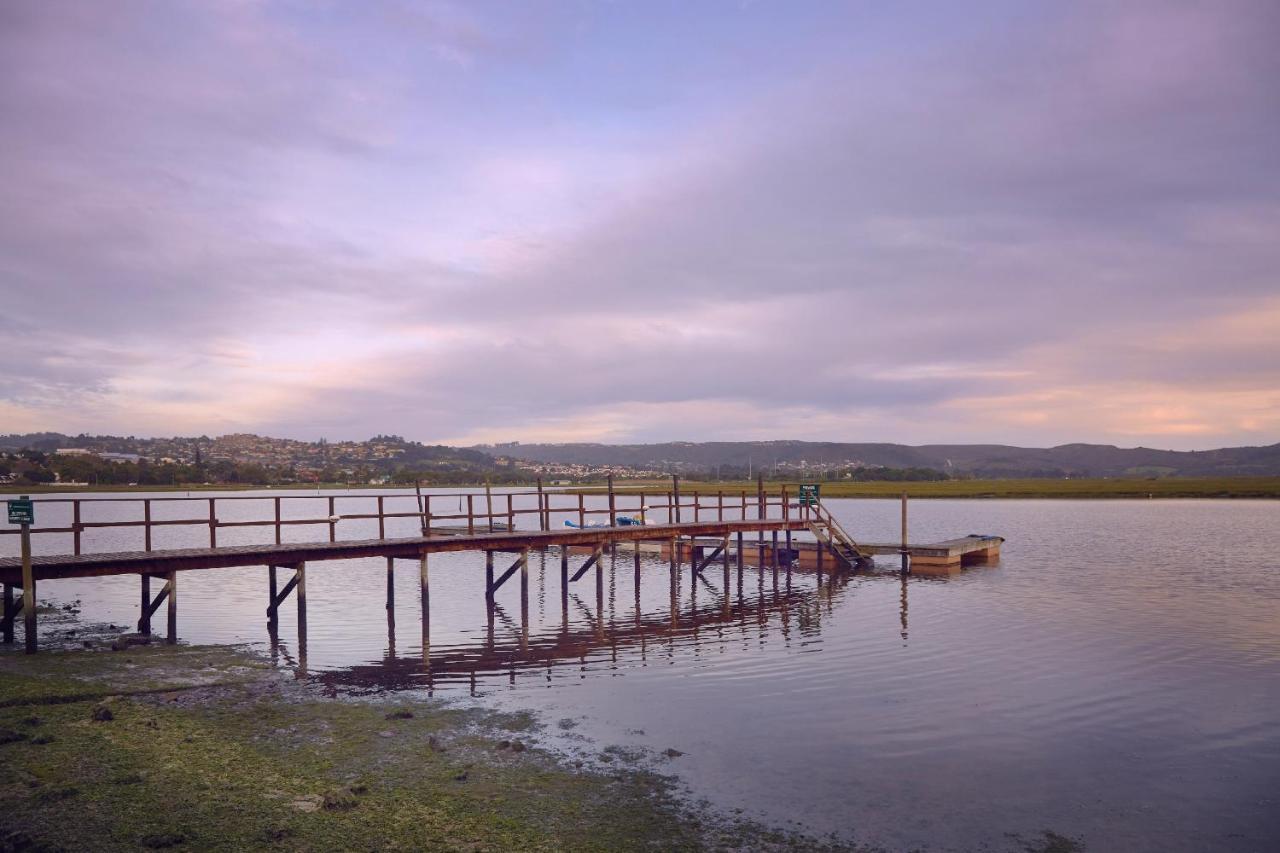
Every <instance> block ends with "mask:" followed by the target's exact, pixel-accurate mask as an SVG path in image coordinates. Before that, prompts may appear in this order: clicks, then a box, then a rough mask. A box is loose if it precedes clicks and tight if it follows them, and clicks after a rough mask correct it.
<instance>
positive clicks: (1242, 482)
mask: <svg viewBox="0 0 1280 853" xmlns="http://www.w3.org/2000/svg"><path fill="white" fill-rule="evenodd" d="M799 482H801V481H800V480H793V481H788V482H786V483H783V482H781V481H769V480H766V481H765V483H764V488H765V491H766V492H767V493H769V494H771V495H776V494H778V493H779V492H780V491H781V490H782V488H783V486H786V487H787V488H788V490H789V492H791V493H793V494H794V492H795V487H796V485H797V484H798V483H799ZM820 485H821V487H822V496H823V497H829V498H897V497H899V496H901V495H903V494H905V495H907V496H908V497H909V498H973V499H982V498H986V499H992V498H1076V499H1085V500H1098V499H1109V498H1110V499H1114V498H1126V499H1144V500H1145V499H1154V498H1265V499H1277V498H1280V477H1161V478H1152V479H1147V478H1096V479H1085V478H1082V479H1009V480H931V481H900V480H892V481H876V480H867V481H839V480H837V481H829V482H821V484H820ZM423 486H424V488H433V489H435V488H445V489H455V488H456V489H482V488H484V486H485V483H484V481H483V480H480V481H477V482H473V483H467V484H457V485H453V484H450V485H431V486H427V484H425V483H424V484H423ZM493 487H494V488H495V489H503V490H505V489H510V488H518V489H523V488H527V489H533V488H535V487H536V482H535V481H533V480H530V481H528V482H527V483H502V484H501V485H498V484H494V485H493ZM405 488H412V486H409V487H405V486H402V485H401V486H397V485H391V484H387V485H369V484H364V483H359V484H348V483H319V484H314V485H312V484H308V485H255V484H248V483H235V484H232V483H213V484H182V485H177V486H160V485H145V486H123V485H99V486H84V485H79V486H52V485H15V484H4V485H3V486H0V494H15V495H16V494H19V493H21V494H41V495H56V494H72V493H82V492H93V493H124V494H128V493H140V492H197V491H199V492H205V491H218V492H223V491H226V492H234V491H258V490H273V491H274V490H281V491H316V490H318V491H324V490H349V491H394V490H403V489H405ZM605 488H606V487H605V484H604V483H603V482H588V483H582V484H575V485H570V486H547V487H546V489H547V490H548V491H564V492H568V493H570V494H576V493H578V492H581V493H583V494H600V493H603V492H604V491H605ZM756 489H757V484H756V482H755V481H748V480H732V481H712V480H681V482H680V491H681V494H692V493H693V492H698V493H699V494H703V495H714V494H716V493H717V492H724V493H725V495H730V494H733V495H740V494H741V493H742V492H743V491H746V492H747V494H748V496H752V495H755V493H756ZM669 491H671V480H669V479H662V480H617V481H615V483H614V492H615V493H616V494H619V495H641V494H646V495H665V494H667V493H668V492H669Z"/></svg>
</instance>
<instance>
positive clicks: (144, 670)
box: [0, 631, 852, 850]
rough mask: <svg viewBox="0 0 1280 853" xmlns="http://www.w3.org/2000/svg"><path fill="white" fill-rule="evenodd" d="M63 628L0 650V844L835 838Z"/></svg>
mask: <svg viewBox="0 0 1280 853" xmlns="http://www.w3.org/2000/svg"><path fill="white" fill-rule="evenodd" d="M74 640H75V644H76V645H79V646H81V647H80V648H71V647H70V646H71V643H70V642H67V643H64V648H63V649H61V650H49V651H47V652H42V653H41V654H40V655H38V656H34V657H28V656H26V655H23V654H21V652H20V651H17V650H13V651H9V650H6V651H4V652H3V653H0V850H90V849H92V850H137V849H200V850H205V849H227V850H233V849H266V848H272V849H285V850H302V849H306V850H339V849H343V850H345V849H439V850H551V849H556V850H627V849H663V850H671V849H686V850H696V849H724V850H762V849H764V850H768V849H776V850H797V849H804V850H809V849H822V850H837V849H852V848H849V847H847V846H842V845H839V844H836V843H834V842H827V841H824V840H822V839H818V838H812V837H806V836H803V835H798V834H795V833H790V832H781V831H775V830H771V829H769V828H767V827H764V826H760V825H757V824H752V823H748V822H743V821H735V820H732V819H728V818H724V817H721V816H717V815H714V814H711V813H709V812H708V811H707V810H706V809H705V807H699V806H697V805H693V806H691V805H689V804H688V803H689V800H688V798H687V796H686V795H684V794H682V793H681V792H680V791H679V790H678V787H677V784H676V783H675V781H674V780H673V779H672V778H671V777H669V776H667V775H665V774H662V773H659V772H654V771H653V770H652V769H644V768H642V767H639V766H627V767H601V766H593V767H586V766H574V765H575V762H572V761H570V760H567V759H565V758H564V757H563V756H559V755H557V754H555V753H554V752H553V751H550V750H547V749H544V748H542V747H540V746H539V744H538V739H539V735H538V732H539V729H540V728H541V724H540V723H539V722H538V721H537V720H535V719H534V718H533V717H531V716H529V715H526V714H519V713H516V714H512V713H497V712H492V711H486V710H484V709H483V708H477V707H474V705H472V706H466V707H464V706H461V705H459V704H457V703H452V702H450V701H447V700H442V699H428V698H421V699H418V698H413V697H409V696H406V695H399V696H394V697H391V698H385V697H383V698H377V697H375V698H368V697H350V696H341V695H336V694H334V693H332V692H331V691H325V690H324V689H323V688H322V687H321V686H318V685H315V684H313V683H311V682H308V681H299V680H296V679H294V678H293V676H292V675H291V674H289V673H285V672H281V671H279V670H276V669H273V668H271V667H270V665H269V664H268V663H267V662H266V661H264V660H262V659H260V658H259V657H257V656H255V655H253V654H250V653H248V652H246V651H243V650H239V649H234V648H229V647H214V646H205V647H200V646H165V645H158V644H148V645H141V644H138V645H132V644H130V643H129V642H127V638H126V641H121V640H120V638H119V637H117V638H115V639H111V638H109V637H106V636H98V637H96V638H93V639H90V638H89V634H88V633H87V632H84V631H75V632H74ZM86 642H87V643H88V644H89V646H90V647H89V648H84V647H83V646H84V644H85V643H86ZM113 646H114V648H115V650H113V648H112V647H113ZM579 763H580V762H579Z"/></svg>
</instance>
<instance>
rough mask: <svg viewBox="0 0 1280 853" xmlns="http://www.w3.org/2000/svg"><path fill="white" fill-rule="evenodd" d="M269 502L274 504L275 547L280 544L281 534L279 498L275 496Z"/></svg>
mask: <svg viewBox="0 0 1280 853" xmlns="http://www.w3.org/2000/svg"><path fill="white" fill-rule="evenodd" d="M271 501H272V503H274V504H275V512H276V544H277V545H279V544H280V532H281V531H280V498H279V497H278V496H277V497H274V498H272V499H271ZM272 571H273V572H274V569H273V570H272Z"/></svg>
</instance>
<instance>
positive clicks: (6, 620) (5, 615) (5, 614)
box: [0, 583, 18, 643]
mask: <svg viewBox="0 0 1280 853" xmlns="http://www.w3.org/2000/svg"><path fill="white" fill-rule="evenodd" d="M17 616H18V613H17V611H16V610H15V609H14V607H13V584H11V583H7V584H5V585H4V610H3V611H2V612H0V620H2V621H3V628H4V641H5V642H6V643H12V642H13V620H14V619H16V618H17Z"/></svg>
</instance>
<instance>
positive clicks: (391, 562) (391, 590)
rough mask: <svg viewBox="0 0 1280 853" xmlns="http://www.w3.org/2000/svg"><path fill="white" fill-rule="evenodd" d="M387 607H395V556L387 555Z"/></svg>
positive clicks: (390, 608) (391, 608) (389, 608)
mask: <svg viewBox="0 0 1280 853" xmlns="http://www.w3.org/2000/svg"><path fill="white" fill-rule="evenodd" d="M387 609H388V610H395V609H396V558H395V557H387Z"/></svg>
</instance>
